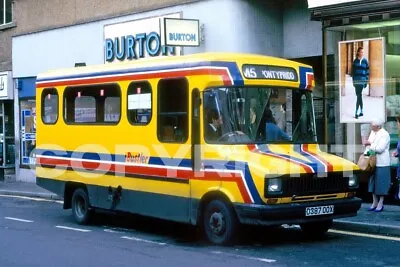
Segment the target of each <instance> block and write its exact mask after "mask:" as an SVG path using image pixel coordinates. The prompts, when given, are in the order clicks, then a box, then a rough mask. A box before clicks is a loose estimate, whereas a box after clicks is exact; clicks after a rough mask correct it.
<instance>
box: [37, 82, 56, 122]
mask: <svg viewBox="0 0 400 267" xmlns="http://www.w3.org/2000/svg"><path fill="white" fill-rule="evenodd" d="M47 92H50V93H51V92H55V93H56V94H55V95H57V118H56V120H55V121H54V122H51V123H49V122H45V120H44V119H43V117H44V115H45V106H44V101H45V98H46V96H47V94H48V93H47ZM40 103H41V104H40V119H41V120H42V123H43V124H46V125H54V124H56V123H57V122H58V119H59V118H60V95H59V93H58V90H57V89H56V88H54V87H53V88H45V89H43V91H42V94H41V96H40Z"/></svg>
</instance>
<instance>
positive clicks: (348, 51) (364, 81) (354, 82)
mask: <svg viewBox="0 0 400 267" xmlns="http://www.w3.org/2000/svg"><path fill="white" fill-rule="evenodd" d="M338 73H339V101H340V122H341V123H370V122H371V121H373V120H374V119H380V120H383V121H386V109H385V94H386V88H385V86H386V85H385V41H384V38H373V39H362V40H351V41H343V42H339V72H338Z"/></svg>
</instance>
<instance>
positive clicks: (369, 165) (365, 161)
mask: <svg viewBox="0 0 400 267" xmlns="http://www.w3.org/2000/svg"><path fill="white" fill-rule="evenodd" d="M357 165H358V167H359V168H360V170H362V171H372V170H373V169H375V166H376V155H369V156H367V155H364V154H361V156H360V158H359V159H358V163H357Z"/></svg>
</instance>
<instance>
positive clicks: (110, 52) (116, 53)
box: [105, 32, 176, 62]
mask: <svg viewBox="0 0 400 267" xmlns="http://www.w3.org/2000/svg"><path fill="white" fill-rule="evenodd" d="M105 50H106V51H105V54H106V61H107V62H112V61H114V60H115V59H118V60H120V61H123V60H125V59H130V60H132V59H139V58H144V57H145V54H146V53H147V54H148V55H149V56H151V57H154V56H159V55H160V54H161V55H162V56H167V55H176V50H175V47H174V46H166V45H161V37H160V34H158V33H157V32H150V33H138V34H136V35H127V36H120V37H115V38H114V39H111V38H107V39H106V40H105ZM136 51H137V52H136Z"/></svg>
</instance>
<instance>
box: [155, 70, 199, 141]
mask: <svg viewBox="0 0 400 267" xmlns="http://www.w3.org/2000/svg"><path fill="white" fill-rule="evenodd" d="M164 81H182V82H185V86H186V88H185V89H186V91H187V102H186V106H185V108H186V113H187V129H186V130H187V131H186V133H187V134H186V138H185V139H184V140H182V141H179V142H178V141H165V140H163V139H162V138H160V137H162V135H161V133H160V124H159V123H160V117H162V115H161V114H160V105H161V101H160V92H161V91H162V90H160V88H161V86H160V84H162V82H164ZM190 92H191V90H190V87H189V80H188V79H187V77H184V76H183V77H176V78H164V79H160V80H159V81H158V82H157V125H156V131H157V139H158V141H159V142H160V143H166V144H186V143H187V142H188V140H189V136H190V127H189V123H190V115H191V114H190V110H189V107H190V103H189V101H190V97H191V94H190ZM175 113H177V112H175ZM178 113H179V112H178Z"/></svg>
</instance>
